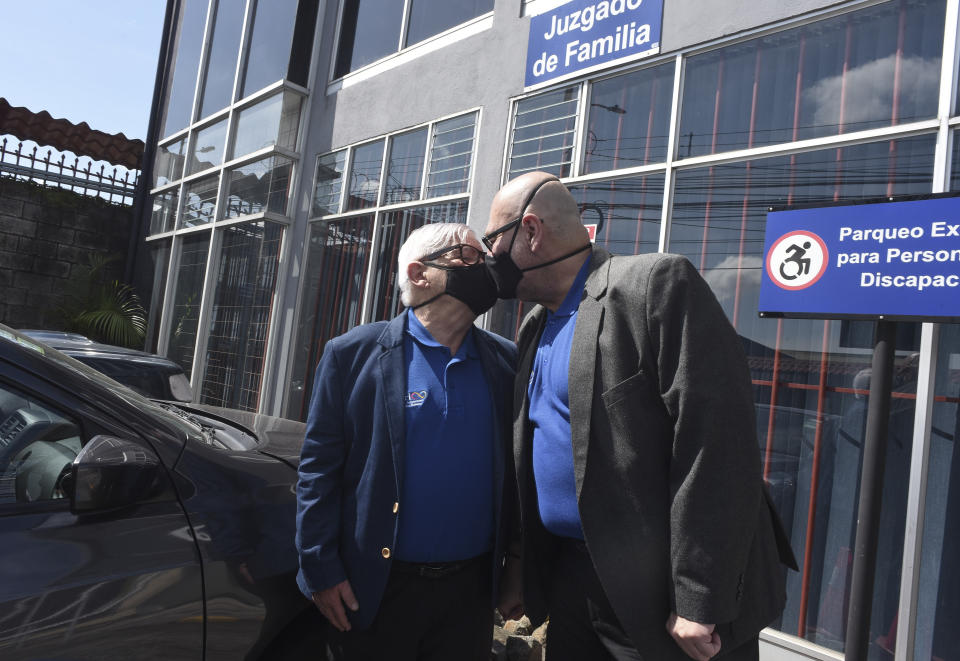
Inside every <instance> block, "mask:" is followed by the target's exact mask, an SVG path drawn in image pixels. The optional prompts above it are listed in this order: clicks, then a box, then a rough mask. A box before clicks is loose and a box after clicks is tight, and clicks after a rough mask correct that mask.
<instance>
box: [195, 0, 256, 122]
mask: <svg viewBox="0 0 960 661" xmlns="http://www.w3.org/2000/svg"><path fill="white" fill-rule="evenodd" d="M246 6H247V3H246V0H217V3H216V23H215V25H214V28H213V41H212V43H211V44H210V57H209V60H208V62H207V70H206V74H205V75H206V79H205V80H204V85H203V93H202V96H201V97H200V99H201V101H200V117H206V116H207V115H209V114H211V113H214V112H216V111H218V110H221V109H223V108H226V107H227V106H228V105H230V102H231V101H232V100H233V99H232V98H231V94H233V78H234V74H235V73H236V71H237V55H238V54H239V52H240V36H241V32H242V30H243V17H244V14H245V13H246Z"/></svg>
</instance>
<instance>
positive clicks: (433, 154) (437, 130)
mask: <svg viewBox="0 0 960 661" xmlns="http://www.w3.org/2000/svg"><path fill="white" fill-rule="evenodd" d="M476 128H477V127H476V116H474V115H463V116H462V117H454V118H453V119H448V120H446V121H443V122H437V123H436V124H434V125H433V145H432V146H431V148H430V167H429V172H428V174H427V195H426V196H427V197H440V196H441V195H456V194H457V193H465V192H467V188H468V186H469V185H470V167H471V165H472V162H473V140H474V135H475V133H476Z"/></svg>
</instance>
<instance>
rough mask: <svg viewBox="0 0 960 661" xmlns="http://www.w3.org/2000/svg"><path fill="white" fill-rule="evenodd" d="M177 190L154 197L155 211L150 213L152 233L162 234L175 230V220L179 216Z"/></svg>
mask: <svg viewBox="0 0 960 661" xmlns="http://www.w3.org/2000/svg"><path fill="white" fill-rule="evenodd" d="M177 199H178V195H177V189H176V188H174V189H172V190H168V191H165V192H163V193H157V194H156V195H154V196H153V211H151V213H150V233H151V234H160V233H161V232H169V231H170V230H172V229H173V219H174V217H175V216H176V215H177Z"/></svg>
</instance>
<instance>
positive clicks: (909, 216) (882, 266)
mask: <svg viewBox="0 0 960 661" xmlns="http://www.w3.org/2000/svg"><path fill="white" fill-rule="evenodd" d="M763 254H764V268H763V275H762V277H761V283H760V304H759V310H760V315H761V316H776V317H812V318H821V319H843V318H864V319H875V320H877V328H876V338H875V341H874V351H873V361H872V363H871V371H870V375H871V376H870V399H869V403H868V405H867V421H866V423H867V424H866V430H865V434H864V442H863V457H862V464H861V466H862V468H861V472H860V501H859V504H858V509H857V532H856V539H855V541H854V554H853V568H852V570H851V578H850V601H849V608H848V614H847V632H846V641H845V645H844V652H845V654H846V658H847V660H848V661H867V658H868V649H869V639H870V615H871V608H872V604H873V582H874V575H875V573H876V564H877V543H878V540H879V533H880V505H881V501H882V496H883V473H884V470H885V461H886V446H887V432H888V422H889V418H890V399H891V393H892V389H893V368H894V363H895V345H896V338H897V322H896V321H895V320H914V321H957V320H960V197H945V196H939V197H929V198H925V199H915V200H901V201H896V202H894V201H890V202H879V203H875V204H858V205H849V206H832V207H821V208H817V209H792V210H788V211H776V212H771V213H769V214H767V230H766V241H765V247H764V251H763Z"/></svg>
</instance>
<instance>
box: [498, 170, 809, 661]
mask: <svg viewBox="0 0 960 661" xmlns="http://www.w3.org/2000/svg"><path fill="white" fill-rule="evenodd" d="M484 243H485V244H486V246H487V249H488V250H489V251H490V253H491V255H490V256H488V258H487V266H488V268H489V269H490V271H491V275H492V276H493V278H494V280H495V281H496V282H497V286H498V290H499V295H500V297H501V298H513V297H514V296H516V297H517V298H520V299H521V300H524V301H533V302H536V303H539V306H538V307H537V308H535V309H534V310H533V311H532V312H531V313H530V314H529V315H528V316H527V318H526V319H525V320H524V322H523V325H522V327H521V329H520V333H519V338H518V350H519V360H518V369H517V381H516V389H515V394H514V459H515V468H516V471H517V475H516V477H517V480H518V493H519V508H520V513H521V517H520V518H521V523H522V540H521V541H520V542H519V543H517V544H515V545H514V547H513V549H512V552H511V554H510V555H511V556H512V557H511V558H510V559H508V562H507V567H506V568H505V572H504V575H503V576H504V579H503V580H504V584H503V590H502V591H501V601H500V609H501V612H503V613H504V614H505V615H506V616H517V615H519V614H520V613H521V612H526V614H527V615H528V616H529V617H530V618H531V620H533V621H534V623H535V624H536V623H539V622H541V621H543V620H544V619H545V617H546V616H547V615H549V617H550V627H549V631H548V638H547V659H548V661H566V660H570V661H573V660H575V659H576V660H579V659H591V660H592V659H617V660H619V659H645V660H646V661H664V660H672V659H676V660H678V661H680V660H684V659H687V658H693V659H696V660H697V661H707V659H710V658H713V657H715V656H718V655H719V656H721V657H723V658H726V659H756V658H757V657H758V633H759V631H760V630H761V629H762V628H763V627H764V626H766V625H767V624H769V623H770V622H771V621H772V620H774V619H775V618H776V617H777V616H778V615H779V613H780V612H781V611H782V609H783V605H784V601H785V595H784V575H785V573H784V569H783V567H782V564H787V565H790V564H791V563H792V564H793V565H794V567H795V561H794V560H793V555H792V552H791V551H790V547H789V543H788V542H787V540H786V537H785V535H784V534H783V530H782V527H781V526H780V522H779V518H778V517H777V514H776V512H775V511H774V510H773V508H772V505H771V504H770V501H769V499H768V497H767V495H766V490H765V488H764V486H763V481H762V477H761V469H760V455H759V451H758V446H757V440H756V432H755V422H754V404H753V392H752V385H751V381H750V374H749V370H748V367H747V363H746V359H745V356H744V352H743V348H742V346H741V343H740V339H739V337H738V336H737V334H736V332H735V331H734V329H733V328H732V326H731V325H730V323H729V321H728V320H727V318H726V316H725V314H724V313H723V310H722V309H721V307H720V305H719V303H718V302H717V300H716V298H715V297H714V295H713V293H712V292H711V291H710V288H709V286H708V285H707V284H706V282H704V280H703V278H701V277H700V275H699V274H698V273H697V271H696V269H695V268H694V267H693V266H692V265H691V264H690V262H689V261H687V260H686V259H685V258H683V257H680V256H677V255H669V254H652V255H640V256H632V257H613V256H611V255H610V254H609V253H607V252H606V251H604V250H602V249H600V248H597V247H593V246H591V244H590V242H589V239H588V236H587V232H586V229H585V228H584V227H583V225H582V223H581V221H580V214H579V210H578V207H577V204H576V202H575V200H574V199H573V197H572V195H571V194H570V192H569V191H568V190H567V189H566V187H565V186H563V184H562V183H560V181H559V180H558V179H557V178H556V177H554V176H552V175H549V174H546V173H543V172H533V173H528V174H526V175H523V176H521V177H519V178H517V179H514V180H512V181H511V182H509V183H508V184H507V185H506V186H504V188H503V189H501V191H500V192H499V193H498V194H497V196H496V197H495V198H494V201H493V205H492V207H491V211H490V221H489V224H488V225H487V228H486V235H485V236H484Z"/></svg>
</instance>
